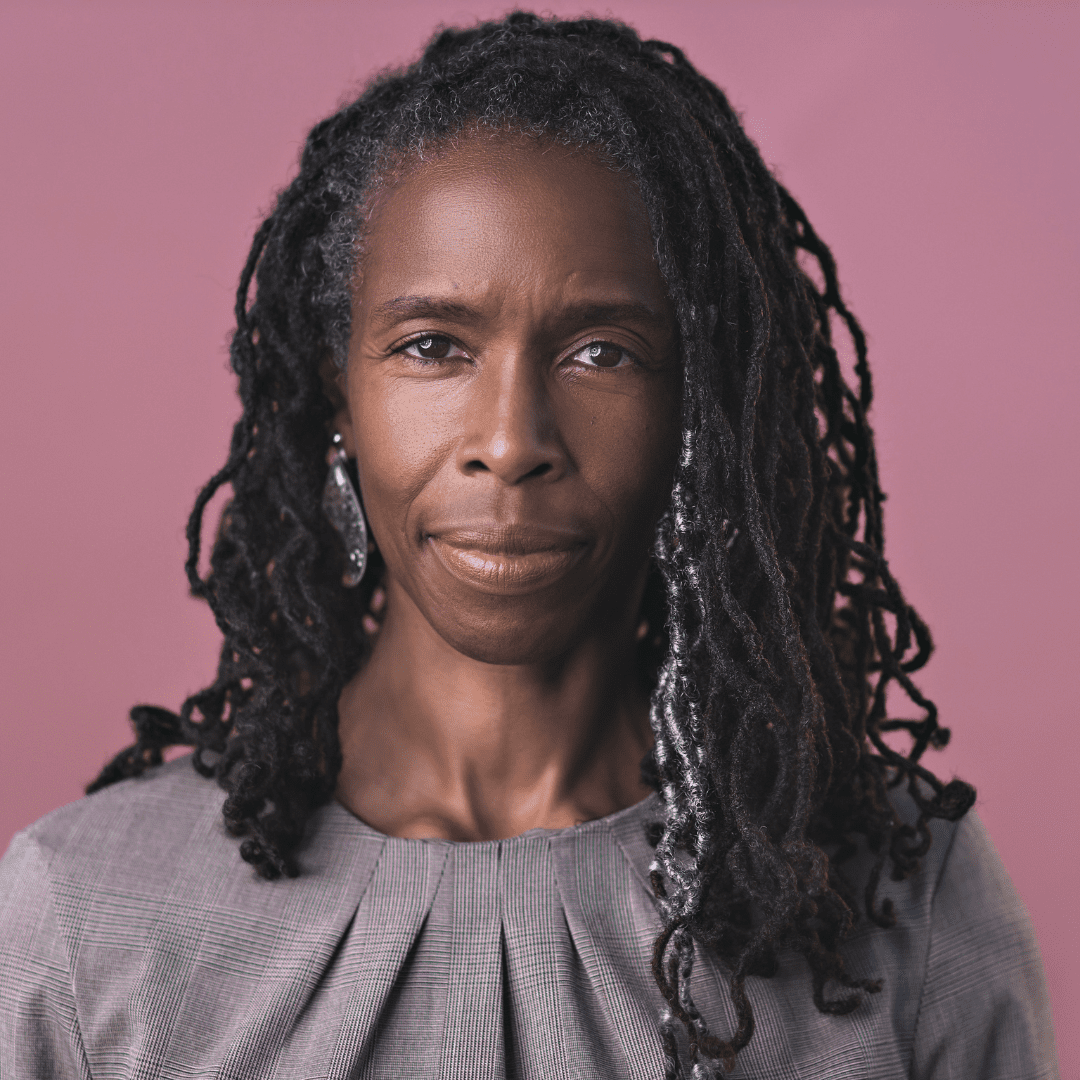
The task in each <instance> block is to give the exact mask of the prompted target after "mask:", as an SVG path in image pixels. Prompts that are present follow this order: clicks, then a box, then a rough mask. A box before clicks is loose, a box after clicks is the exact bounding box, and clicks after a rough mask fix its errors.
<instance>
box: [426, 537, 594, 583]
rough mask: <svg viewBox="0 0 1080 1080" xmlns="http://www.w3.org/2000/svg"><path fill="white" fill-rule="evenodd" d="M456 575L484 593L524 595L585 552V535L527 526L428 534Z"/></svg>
mask: <svg viewBox="0 0 1080 1080" xmlns="http://www.w3.org/2000/svg"><path fill="white" fill-rule="evenodd" d="M425 540H426V542H427V543H429V544H430V545H431V548H432V550H433V551H434V552H435V554H436V556H437V557H438V559H439V561H440V562H441V563H442V564H443V566H444V567H445V568H446V569H447V570H448V571H449V572H450V573H451V574H453V576H454V577H456V578H458V579H459V580H461V581H463V582H465V583H466V584H468V585H471V586H472V587H473V588H477V589H480V590H482V591H483V592H490V593H501V594H504V595H510V596H512V595H520V594H523V593H529V592H535V591H537V590H539V589H542V588H545V587H547V586H548V585H551V584H554V583H555V582H556V581H558V580H559V579H560V578H561V577H563V576H564V575H565V574H567V573H568V572H569V571H570V570H571V569H572V568H573V567H574V566H575V565H577V563H578V562H579V561H580V560H581V558H582V557H583V556H584V554H585V552H586V550H587V548H588V542H587V540H586V538H585V537H584V536H582V535H581V534H580V533H577V532H574V531H569V530H561V529H552V528H548V527H538V526H526V525H490V526H488V525H470V526H467V527H453V528H446V529H437V530H433V531H432V532H430V533H428V534H427V536H426V537H425Z"/></svg>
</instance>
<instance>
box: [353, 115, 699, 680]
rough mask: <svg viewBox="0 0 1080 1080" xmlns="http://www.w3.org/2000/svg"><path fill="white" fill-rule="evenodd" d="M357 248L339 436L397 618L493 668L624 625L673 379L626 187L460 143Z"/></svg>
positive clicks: (390, 202)
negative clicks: (400, 612) (352, 463)
mask: <svg viewBox="0 0 1080 1080" xmlns="http://www.w3.org/2000/svg"><path fill="white" fill-rule="evenodd" d="M365 240H366V242H365V245H364V248H365V251H364V255H363V261H362V267H361V269H362V275H361V278H360V282H359V284H358V286H357V287H356V289H355V293H354V302H353V313H352V318H353V323H352V325H353V330H352V337H351V341H350V345H349V361H348V369H347V373H346V376H345V385H344V389H345V393H346V400H347V409H346V412H347V414H348V415H347V417H344V418H343V419H344V423H343V424H342V427H343V434H344V436H345V439H346V445H347V446H348V447H349V449H350V452H355V454H356V458H357V467H358V470H359V476H360V485H361V491H362V496H363V502H364V509H365V512H366V514H367V517H368V521H369V524H370V526H371V530H372V533H373V535H374V538H375V541H376V543H377V544H378V545H379V549H380V551H381V552H382V555H383V557H384V558H385V560H386V566H387V591H388V593H389V596H390V602H391V604H393V603H394V602H395V594H398V593H399V590H400V591H403V593H404V594H406V595H407V597H408V598H410V599H411V601H412V603H413V604H415V606H416V607H417V608H418V609H419V610H420V612H422V614H423V615H424V617H425V618H426V619H427V621H428V623H430V625H431V626H432V627H433V628H434V629H435V631H436V632H437V633H438V634H439V635H440V636H441V637H442V638H443V640H444V641H446V642H448V643H449V644H450V645H452V646H453V647H454V648H456V649H458V650H459V651H460V652H463V653H465V654H466V655H468V656H471V657H473V658H475V659H478V660H484V661H487V662H491V663H525V662H534V661H541V660H546V659H550V658H553V657H555V656H559V655H563V654H564V653H565V652H566V651H567V650H569V649H571V648H573V647H574V645H575V643H577V642H580V641H581V640H583V638H584V637H585V636H587V635H590V634H597V633H600V634H603V633H604V632H605V631H607V630H614V628H615V624H616V623H619V624H625V622H626V620H627V619H628V618H629V619H633V618H634V613H635V611H636V609H637V605H638V603H639V602H640V595H641V588H642V583H643V581H644V574H645V569H646V566H647V561H648V553H649V550H650V547H651V544H652V538H653V534H654V528H655V524H656V521H657V519H658V517H659V515H660V513H661V512H662V510H663V509H664V507H665V505H666V503H667V501H668V499H669V497H670V491H671V479H672V474H673V469H674V464H675V460H676V455H677V452H678V443H679V417H680V399H681V372H680V364H679V359H678V356H677V350H676V334H675V320H674V317H673V312H672V307H671V303H670V301H669V300H668V297H667V293H666V290H665V287H664V282H663V279H662V278H661V276H660V272H659V269H658V267H657V265H656V260H655V258H654V255H653V243H652V238H651V236H650V232H649V227H648V222H647V219H646V215H645V208H644V206H643V204H642V201H641V198H640V196H639V195H638V193H637V190H636V188H635V187H634V185H633V183H632V181H631V180H630V179H629V178H628V177H627V176H626V175H624V174H619V173H616V172H613V171H611V170H610V169H609V168H607V167H605V166H604V165H603V164H602V163H601V161H600V159H599V158H598V157H597V156H596V155H595V154H593V153H591V152H588V151H582V150H576V149H571V148H567V147H561V146H557V145H554V144H552V143H549V142H541V141H537V140H535V139H529V138H527V137H524V136H516V135H509V134H491V135H487V134H485V135H473V136H470V137H468V138H465V139H464V140H462V141H461V142H460V143H458V144H457V145H456V146H454V147H453V148H451V149H449V150H447V151H445V152H444V153H442V154H440V155H439V156H438V157H437V158H436V159H434V160H429V161H426V162H422V163H417V164H415V165H413V166H411V167H410V168H409V169H407V170H406V171H405V174H404V176H403V178H401V179H399V180H396V181H395V182H394V183H392V184H391V185H388V187H387V188H386V189H384V190H383V191H381V192H380V193H379V195H378V197H377V198H376V199H375V202H374V205H373V208H372V211H371V215H370V218H369V228H368V232H367V234H366V238H365ZM399 602H406V603H407V602H408V601H407V600H405V598H404V597H402V598H401V601H399Z"/></svg>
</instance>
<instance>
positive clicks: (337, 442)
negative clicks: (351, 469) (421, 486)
mask: <svg viewBox="0 0 1080 1080" xmlns="http://www.w3.org/2000/svg"><path fill="white" fill-rule="evenodd" d="M347 460H348V458H347V456H346V454H345V447H344V445H343V443H342V439H341V435H340V434H339V433H338V432H335V433H334V440H333V445H331V447H330V452H329V453H328V454H327V455H326V461H327V464H329V466H330V471H329V472H328V473H327V474H326V484H325V485H324V487H323V495H322V509H323V513H324V514H325V515H326V517H327V519H328V520H329V522H330V524H331V525H333V526H334V529H335V530H336V531H337V534H338V536H340V537H341V542H342V543H343V544H344V545H345V554H346V555H347V557H348V558H347V562H346V564H345V573H344V574H342V575H341V584H342V585H344V586H345V587H346V588H349V589H351V588H353V587H354V586H356V585H359V584H360V579H361V578H362V577H363V576H364V571H365V570H366V569H367V555H368V532H367V522H366V521H365V520H364V511H363V508H362V507H361V506H360V499H359V497H358V496H357V494H356V488H354V487H353V483H352V481H351V480H350V479H349V474H348V473H347V472H346V471H345V462H346V461H347Z"/></svg>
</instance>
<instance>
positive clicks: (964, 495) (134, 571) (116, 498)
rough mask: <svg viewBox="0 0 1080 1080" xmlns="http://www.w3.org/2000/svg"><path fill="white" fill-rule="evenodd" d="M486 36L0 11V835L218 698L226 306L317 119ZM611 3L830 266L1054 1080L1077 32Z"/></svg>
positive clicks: (1066, 22)
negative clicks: (192, 554)
mask: <svg viewBox="0 0 1080 1080" xmlns="http://www.w3.org/2000/svg"><path fill="white" fill-rule="evenodd" d="M500 10H501V9H500V7H499V6H498V5H489V4H479V5H476V6H467V5H464V4H460V3H457V2H454V0H446V2H442V3H433V2H421V0H396V2H393V3H387V2H382V0H380V2H378V3H376V2H366V3H356V2H352V3H332V2H306V3H302V4H301V3H256V2H244V3H240V2H231V3H223V2H220V0H218V2H215V3H212V4H211V3H205V4H204V3H193V2H191V0H186V2H184V3H180V2H179V0H177V2H176V3H173V4H162V3H156V4H153V3H138V4H135V3H132V4H116V3H104V2H95V3H92V4H91V3H78V4H61V3H49V4H45V3H41V2H34V3H27V4H20V3H12V2H11V0H7V2H6V3H4V4H3V5H2V7H0V101H3V103H4V104H3V115H2V119H0V137H2V143H0V145H2V154H3V168H2V173H0V189H2V192H0V238H2V239H0V275H2V287H0V313H2V315H0V319H2V322H0V348H2V357H3V384H2V387H3V390H2V394H0V483H2V485H3V487H2V501H0V505H2V507H3V528H2V530H0V573H2V575H3V577H2V593H0V612H2V615H3V623H2V626H3V630H2V648H0V680H2V683H0V685H2V688H3V713H2V716H3V720H2V723H3V753H2V754H0V846H3V845H4V844H6V842H7V839H8V838H9V837H10V835H11V834H12V833H13V832H14V831H15V830H16V829H18V828H20V827H22V826H23V825H26V824H27V823H29V822H30V821H32V820H33V819H35V818H36V817H38V816H39V815H41V814H43V813H45V812H46V811H48V810H51V809H52V808H53V807H56V806H59V805H60V804H62V803H64V802H67V801H69V800H71V799H74V798H77V797H78V795H79V794H80V790H81V787H82V785H83V784H84V783H85V782H86V781H87V780H88V779H89V778H90V777H91V776H92V775H93V774H94V773H95V771H96V770H97V768H98V766H99V765H100V764H101V762H102V761H103V760H104V758H105V757H106V756H107V755H109V754H111V753H112V752H114V751H115V750H116V749H118V748H119V747H120V746H121V745H124V744H125V743H126V741H127V739H128V728H127V723H126V713H127V709H128V708H129V707H130V706H131V705H132V704H133V703H134V702H136V701H151V702H157V703H161V704H166V705H169V706H173V707H175V706H177V705H178V704H179V703H180V701H181V699H182V698H183V696H184V695H185V694H186V693H187V692H189V691H191V690H193V689H195V688H197V687H198V686H200V685H202V684H203V683H204V682H205V681H206V680H207V679H208V677H209V676H210V674H211V671H212V668H213V665H214V661H215V655H216V648H217V633H216V631H215V629H214V626H213V622H212V620H211V618H210V616H209V614H208V612H207V611H206V610H205V609H203V608H202V607H201V606H199V605H197V604H196V603H195V602H194V601H192V600H190V599H189V598H188V597H187V594H186V591H185V583H184V577H183V572H182V569H181V567H182V563H183V558H184V540H183V530H184V522H185V519H186V516H187V513H188V509H189V505H190V502H191V499H192V497H193V495H194V493H195V491H196V488H197V487H198V485H199V484H201V483H202V481H203V480H204V479H205V478H206V477H207V476H208V475H209V474H210V473H211V472H212V471H213V470H214V469H216V468H217V466H218V465H219V463H220V462H221V460H222V459H223V456H224V452H225V447H226V439H227V436H228V431H229V427H230V424H231V422H232V420H233V418H234V415H235V413H236V405H235V403H234V397H233V391H232V383H231V379H230V377H229V375H228V373H227V370H226V359H225V341H226V335H227V333H228V331H229V328H230V322H231V318H230V308H231V305H232V293H233V288H234V282H235V280H236V277H237V274H238V272H239V268H240V266H241V263H242V261H243V259H244V256H245V253H246V251H247V246H248V241H249V239H250V235H251V233H252V231H253V229H254V228H255V226H256V224H257V222H258V220H259V210H260V208H266V207H267V206H268V205H269V203H270V200H271V196H272V193H273V192H274V191H275V190H276V189H277V188H278V187H279V186H281V185H282V184H283V183H284V182H285V181H286V180H287V179H288V178H289V177H290V176H291V175H292V172H293V169H294V163H295V160H296V155H297V151H298V149H299V147H300V144H301V141H302V139H303V136H304V134H305V133H306V131H307V129H308V127H309V126H310V125H311V124H312V123H313V122H314V121H316V120H318V119H320V118H321V117H322V116H323V115H324V114H326V113H327V112H329V111H330V110H331V109H332V108H333V107H334V105H335V104H336V103H337V102H338V100H339V99H340V98H341V97H342V95H343V94H344V93H346V92H347V91H348V89H349V88H350V87H354V86H355V85H357V84H358V83H359V82H360V81H361V80H363V79H364V78H365V77H366V76H368V75H369V74H371V73H372V72H373V71H374V70H376V69H378V68H380V67H383V66H385V65H387V64H391V63H397V62H399V61H403V60H407V59H409V58H410V57H412V56H413V54H414V53H415V51H416V49H417V48H418V47H419V45H420V43H421V42H422V41H423V40H424V39H425V38H426V36H427V35H428V33H429V32H430V31H431V30H432V28H433V27H434V26H435V24H436V23H438V22H440V21H445V22H457V21H463V20H464V21H468V20H470V19H471V18H473V17H475V16H477V15H484V16H487V15H492V14H496V13H498V12H499V11H500ZM557 10H558V12H559V13H560V14H572V13H574V10H575V9H571V8H565V7H563V6H561V5H560V6H559V7H558V9H557ZM578 10H580V9H578ZM610 10H611V11H612V12H613V13H614V14H617V15H620V16H621V17H623V18H625V19H627V20H629V21H630V22H632V23H634V24H635V25H636V26H637V27H638V28H639V29H640V30H641V31H642V32H644V33H645V34H647V35H654V36H661V37H665V38H668V39H669V40H672V41H674V42H676V43H677V44H679V45H681V46H683V47H685V49H686V51H687V52H688V54H689V56H690V58H691V59H692V60H693V61H694V62H695V63H697V64H698V65H699V66H700V67H701V68H702V69H703V70H704V71H705V72H706V73H707V74H708V75H710V76H711V77H712V78H714V79H715V80H716V81H717V82H718V83H719V84H720V85H721V86H723V87H724V88H725V89H726V90H727V91H728V92H729V94H730V96H731V98H732V99H733V102H734V103H735V105H736V107H737V108H739V109H740V110H744V114H745V120H746V124H747V126H748V128H749V131H750V133H751V134H752V135H753V136H754V137H755V138H756V139H757V141H758V143H759V145H760V146H761V148H762V151H763V153H764V155H765V158H766V160H767V161H768V162H769V163H771V164H773V165H774V166H776V167H777V168H778V170H779V172H780V174H781V176H782V177H783V179H784V181H785V182H786V183H787V184H788V186H789V187H790V188H791V189H792V190H793V192H794V193H795V195H796V197H798V198H799V199H800V200H801V201H802V203H803V205H804V206H805V207H806V208H807V211H808V213H809V215H810V218H811V220H812V221H813V222H814V223H815V224H816V226H817V228H818V230H819V232H820V233H821V234H822V235H823V236H824V237H825V238H826V240H827V241H828V242H829V243H830V244H831V245H832V247H833V251H834V252H835V254H836V256H837V259H838V262H839V266H840V270H841V275H842V281H843V283H844V284H845V285H846V291H847V295H848V298H849V300H850V302H851V303H852V305H853V306H854V309H855V311H856V312H857V313H858V314H859V316H860V317H861V318H862V320H863V323H864V325H865V326H866V327H867V329H868V331H869V335H870V340H871V350H872V352H871V359H872V362H873V364H874V366H875V369H876V375H877V406H876V412H875V418H876V428H877V432H878V436H879V440H880V453H881V458H882V471H883V480H884V486H885V488H886V490H887V491H888V492H889V493H890V499H889V503H888V519H887V523H888V536H889V553H890V555H891V560H892V564H893V566H894V568H895V570H896V571H897V573H898V576H899V578H900V581H901V582H902V583H903V584H904V585H905V587H906V589H907V592H908V595H909V597H910V598H911V599H912V600H913V601H914V602H915V603H916V605H917V606H918V607H919V608H920V609H921V610H922V612H923V613H924V615H925V616H926V617H927V618H928V620H929V622H930V625H931V626H932V627H933V629H934V631H935V633H936V637H937V641H938V645H939V650H938V654H937V656H936V658H935V660H934V661H933V662H932V663H931V665H930V667H929V669H928V670H927V671H926V672H925V673H924V676H923V679H922V685H923V686H924V688H925V689H926V690H927V691H929V692H930V694H931V696H933V697H935V698H936V699H937V701H938V703H939V704H940V705H941V707H942V712H943V716H944V718H945V722H946V723H948V724H951V725H952V726H953V729H954V746H953V747H951V748H950V749H949V750H948V751H946V752H945V753H944V754H942V755H940V756H939V757H937V758H935V759H934V762H933V763H932V764H934V765H935V767H936V768H937V769H938V771H939V772H943V773H945V774H950V773H952V772H954V771H955V772H958V773H960V774H961V775H963V776H964V777H965V778H967V779H969V780H971V781H973V782H974V783H975V784H976V785H977V786H978V788H979V793H980V798H979V804H978V805H979V812H980V813H981V814H982V816H983V819H984V820H985V821H986V823H987V825H988V826H989V829H990V832H991V834H992V835H993V837H994V839H995V841H996V842H997V845H998V847H999V849H1000V851H1001V854H1002V857H1003V859H1004V861H1005V864H1006V866H1007V867H1008V869H1009V871H1010V873H1011V874H1012V876H1013V879H1014V881H1015V882H1016V885H1017V887H1018V888H1019V890H1020V893H1021V895H1022V896H1023V898H1024V900H1025V902H1026V903H1027V905H1028V908H1029V910H1030V911H1031V914H1032V917H1033V919H1034V921H1035V926H1036V930H1037V933H1038V936H1039V940H1040V942H1041V946H1042V950H1043V956H1044V959H1045V964H1046V969H1047V974H1048V977H1049V981H1050V986H1051V992H1052V996H1053V1004H1054V1013H1055V1018H1056V1026H1057V1034H1058V1042H1059V1048H1060V1056H1061V1065H1062V1073H1063V1075H1066V1076H1068V1075H1076V1074H1080V1032H1078V1030H1077V1025H1076V1022H1075V1020H1074V1017H1075V1016H1076V1014H1077V1012H1078V1009H1080V1001H1078V1000H1077V998H1078V995H1077V977H1076V974H1075V972H1076V971H1077V969H1078V968H1080V934H1077V932H1076V930H1075V924H1074V914H1073V909H1074V907H1075V905H1076V897H1077V895H1078V887H1080V874H1078V870H1077V842H1078V840H1080V836H1078V828H1077V824H1078V813H1077V799H1076V797H1075V793H1074V791H1073V788H1072V780H1073V777H1074V775H1075V762H1076V760H1077V751H1078V749H1080V742H1078V737H1077V732H1076V726H1075V720H1076V718H1077V717H1076V707H1075V704H1074V701H1075V696H1074V690H1073V687H1074V686H1075V682H1076V673H1077V664H1076V656H1077V651H1078V650H1077V646H1078V640H1077V638H1078V635H1077V629H1076V621H1077V619H1076V609H1077V603H1076V601H1077V576H1078V573H1077V564H1078V558H1077V545H1078V541H1080V530H1078V527H1077V526H1078V524H1080V511H1078V505H1077V479H1076V472H1077V462H1078V461H1080V455H1078V446H1077V441H1078V439H1077V433H1078V431H1080V424H1078V423H1077V419H1078V418H1077V415H1076V414H1077V409H1076V393H1077V383H1078V376H1077V366H1078V365H1077V360H1078V355H1077V349H1076V345H1075V337H1074V326H1075V324H1076V317H1077V298H1078V296H1080V289H1078V286H1080V281H1078V278H1080V273H1078V264H1080V229H1078V227H1077V226H1078V216H1080V215H1078V207H1080V199H1078V197H1077V195H1078V192H1080V168H1078V164H1080V161H1078V159H1080V154H1078V146H1077V131H1078V127H1077V120H1078V116H1077V102H1078V101H1080V79H1078V72H1080V63H1077V56H1078V54H1080V50H1078V45H1080V7H1078V6H1077V5H1075V4H1064V3H1049V2H1047V3H1017V4H1006V3H978V4H960V3H956V4H950V3H936V4H933V5H927V6H921V5H919V4H915V3H912V2H911V0H904V2H903V3H874V4H869V3H867V4H856V3H843V2H832V0H830V2H824V0H822V2H813V3H811V2H802V3H795V2H792V3H778V2H772V0H765V2H754V3H721V2H716V0H713V2H711V3H709V2H701V3H690V2H673V0H664V2H663V3H660V2H655V3H641V2H633V0H626V2H623V3H620V4H615V5H614V6H613V7H612V8H611V9H610ZM1070 362H1071V363H1070Z"/></svg>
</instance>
